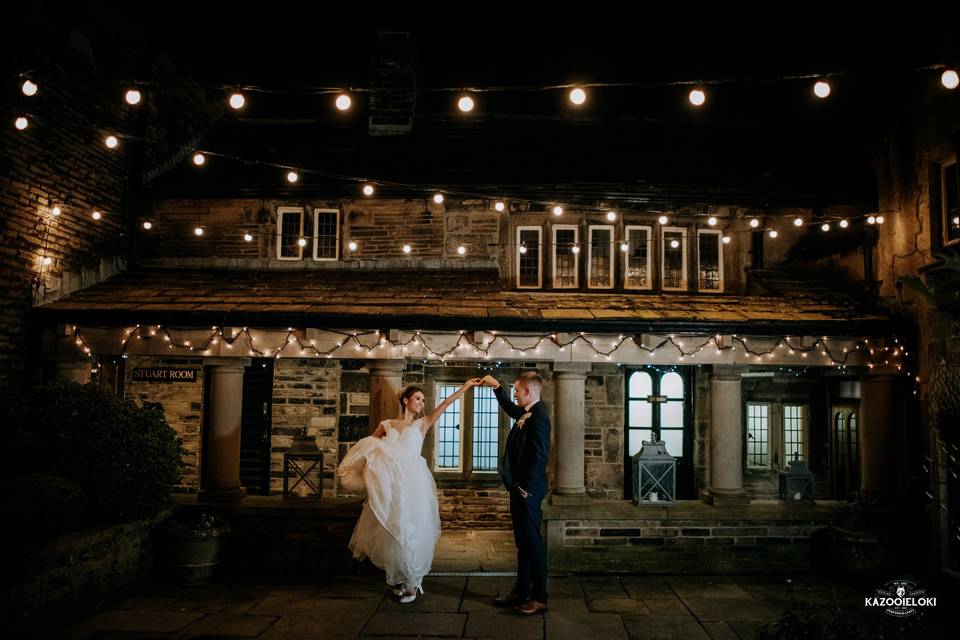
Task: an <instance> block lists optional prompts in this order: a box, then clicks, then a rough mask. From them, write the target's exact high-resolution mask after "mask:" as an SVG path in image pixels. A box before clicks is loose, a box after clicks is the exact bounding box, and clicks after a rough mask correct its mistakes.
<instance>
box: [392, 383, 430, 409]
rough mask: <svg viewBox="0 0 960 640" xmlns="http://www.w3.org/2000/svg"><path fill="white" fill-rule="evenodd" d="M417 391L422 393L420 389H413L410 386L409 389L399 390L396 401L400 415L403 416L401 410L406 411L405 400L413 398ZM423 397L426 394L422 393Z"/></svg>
mask: <svg viewBox="0 0 960 640" xmlns="http://www.w3.org/2000/svg"><path fill="white" fill-rule="evenodd" d="M417 391H419V392H420V393H423V389H421V388H420V387H415V386H413V385H410V386H409V387H404V388H403V389H401V390H400V393H399V394H398V395H397V400H399V401H400V415H401V416H402V415H403V410H404V409H406V400H407V398H409V397H411V396H413V394H415V393H416V392H417ZM423 397H424V398H426V397H427V394H425V393H423Z"/></svg>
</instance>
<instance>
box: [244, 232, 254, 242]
mask: <svg viewBox="0 0 960 640" xmlns="http://www.w3.org/2000/svg"><path fill="white" fill-rule="evenodd" d="M251 240H253V236H252V235H250V234H249V233H245V234H243V241H244V242H250V241H251Z"/></svg>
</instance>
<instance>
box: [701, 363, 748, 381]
mask: <svg viewBox="0 0 960 640" xmlns="http://www.w3.org/2000/svg"><path fill="white" fill-rule="evenodd" d="M749 370H750V368H749V367H744V366H741V365H733V364H715V365H713V371H711V372H710V379H711V380H730V381H733V380H738V381H739V380H740V376H741V374H743V373H746V372H747V371H749Z"/></svg>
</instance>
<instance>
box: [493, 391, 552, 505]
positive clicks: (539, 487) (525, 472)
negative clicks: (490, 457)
mask: <svg viewBox="0 0 960 640" xmlns="http://www.w3.org/2000/svg"><path fill="white" fill-rule="evenodd" d="M493 394H494V396H496V398H497V402H499V403H500V408H502V409H503V411H504V413H506V414H507V415H508V416H510V417H511V418H513V419H514V420H516V421H517V423H516V424H514V425H513V428H512V429H511V430H510V435H508V436H507V444H506V447H505V449H504V452H503V460H502V462H501V464H500V476H501V477H502V478H503V484H504V485H506V487H507V489H508V490H509V491H513V490H514V489H516V488H517V487H520V488H522V489H523V490H524V491H526V492H527V493H530V494H533V495H535V496H538V497H543V496H545V495H546V494H547V457H548V455H549V454H550V412H549V411H548V410H547V405H546V404H544V402H543V400H540V401H538V402H537V403H536V404H534V405H533V406H532V407H530V411H529V412H528V411H525V410H524V409H523V407H520V406H517V405H516V404H514V403H513V402H512V401H511V400H510V398H509V397H508V396H507V392H506V391H504V388H503V385H501V386H499V387H497V388H496V389H494V390H493ZM527 414H529V415H527ZM524 416H526V417H524Z"/></svg>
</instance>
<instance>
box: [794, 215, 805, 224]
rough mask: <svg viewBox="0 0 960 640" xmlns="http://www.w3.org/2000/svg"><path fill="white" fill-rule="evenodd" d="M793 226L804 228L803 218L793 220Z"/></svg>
mask: <svg viewBox="0 0 960 640" xmlns="http://www.w3.org/2000/svg"><path fill="white" fill-rule="evenodd" d="M793 226H795V227H802V226H803V218H801V217H800V216H797V217H796V218H794V219H793Z"/></svg>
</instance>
